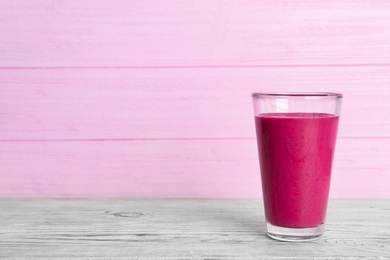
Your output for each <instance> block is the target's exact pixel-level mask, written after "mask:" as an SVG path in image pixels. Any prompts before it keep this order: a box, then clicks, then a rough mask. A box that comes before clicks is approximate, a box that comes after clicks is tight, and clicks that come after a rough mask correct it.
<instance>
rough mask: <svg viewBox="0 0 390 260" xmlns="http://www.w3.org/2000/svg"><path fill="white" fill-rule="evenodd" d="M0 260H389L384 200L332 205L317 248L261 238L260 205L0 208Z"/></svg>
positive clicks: (4, 203)
mask: <svg viewBox="0 0 390 260" xmlns="http://www.w3.org/2000/svg"><path fill="white" fill-rule="evenodd" d="M0 208H1V211H0V258H1V259H31V258H40V259H69V258H77V259H146V258H152V259H155V258H160V259H251V258H253V259H254V258H256V259H302V258H305V259H313V258H315V259H356V258H359V259H390V200H375V201H374V200H360V201H359V200H344V201H343V200H332V201H330V204H329V209H328V218H327V226H326V233H325V235H324V236H323V238H321V239H320V240H317V241H314V242H307V243H289V242H278V241H274V240H271V239H270V238H268V237H267V236H266V234H265V223H264V215H263V214H264V213H263V208H262V203H261V201H259V200H11V199H2V200H0Z"/></svg>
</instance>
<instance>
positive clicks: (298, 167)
mask: <svg viewBox="0 0 390 260" xmlns="http://www.w3.org/2000/svg"><path fill="white" fill-rule="evenodd" d="M338 122H339V117H338V116H334V115H331V114H322V113H267V114H260V115H257V116H255V123H256V133H257V142H258V149H259V159H260V167H261V179H262V187H263V196H264V208H265V214H266V219H267V221H268V222H269V223H270V224H272V225H275V226H282V227H290V228H302V227H315V226H317V225H319V224H322V223H324V220H325V215H326V207H327V201H328V193H329V185H330V176H331V169H332V160H333V153H334V149H335V142H336V134H337V127H338Z"/></svg>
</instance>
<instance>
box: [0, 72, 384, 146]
mask: <svg viewBox="0 0 390 260" xmlns="http://www.w3.org/2000/svg"><path fill="white" fill-rule="evenodd" d="M0 78H1V80H2V82H1V84H0V94H1V98H0V139H1V140H14V139H18V140H31V139H37V140H44V139H56V140H58V139H61V140H65V139H70V140H72V139H145V138H149V139H166V138H171V139H172V138H253V137H254V136H255V131H254V123H253V108H252V100H251V96H250V94H251V92H253V91H278V90H280V91H336V92H338V91H340V92H343V93H344V95H345V98H344V101H343V102H344V103H343V108H342V118H341V122H340V129H339V136H342V137H389V136H390V135H389V133H390V117H386V116H383V115H384V114H386V113H388V112H390V106H389V102H388V97H389V96H390V88H389V85H390V67H375V68H373V67H361V68H350V67H332V68H329V67H322V68H241V69H240V68H221V69H210V68H202V69H200V68H199V69H103V70H99V69H97V70H94V69H86V70H77V69H76V70H75V69H67V70H66V69H65V70H45V69H41V70H39V69H38V70H0Z"/></svg>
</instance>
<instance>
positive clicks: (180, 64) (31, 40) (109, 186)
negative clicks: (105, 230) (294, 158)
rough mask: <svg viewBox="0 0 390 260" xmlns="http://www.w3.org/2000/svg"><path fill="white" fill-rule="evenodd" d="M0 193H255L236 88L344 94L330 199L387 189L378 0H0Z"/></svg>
mask: <svg viewBox="0 0 390 260" xmlns="http://www.w3.org/2000/svg"><path fill="white" fill-rule="evenodd" d="M0 33H1V37H0V197H65V198H68V197H87V198H94V197H124V198H258V197H260V196H261V184H260V173H259V172H260V171H259V165H258V160H257V150H256V142H255V131H254V119H253V111H252V100H251V92H253V91H334V92H341V93H343V94H344V101H343V102H344V103H343V110H342V116H341V122H340V128H339V137H338V140H337V150H336V155H335V160H334V166H333V177H332V185H331V194H330V196H331V197H332V198H390V160H389V159H388V157H389V152H390V132H389V131H390V116H389V115H388V113H389V112H390V104H389V103H390V102H389V97H390V1H380V0H378V1H368V0H366V1H359V0H358V1H350V0H330V1H322V0H321V1H320V0H318V1H316V0H314V1H312V0H311V1H308V0H297V1H282V0H272V1H269V0H259V1H249V0H224V1H221V0H187V1H181V0H143V1H138V0H131V1H128V0H116V1H107V0H105V1H99V0H98V1H97V0H83V1H79V0H67V1H60V0H31V1H26V0H2V1H0Z"/></svg>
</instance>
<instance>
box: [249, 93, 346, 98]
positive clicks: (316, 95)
mask: <svg viewBox="0 0 390 260" xmlns="http://www.w3.org/2000/svg"><path fill="white" fill-rule="evenodd" d="M252 97H253V98H257V97H335V98H342V97H343V94H341V93H335V92H254V93H252Z"/></svg>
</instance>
